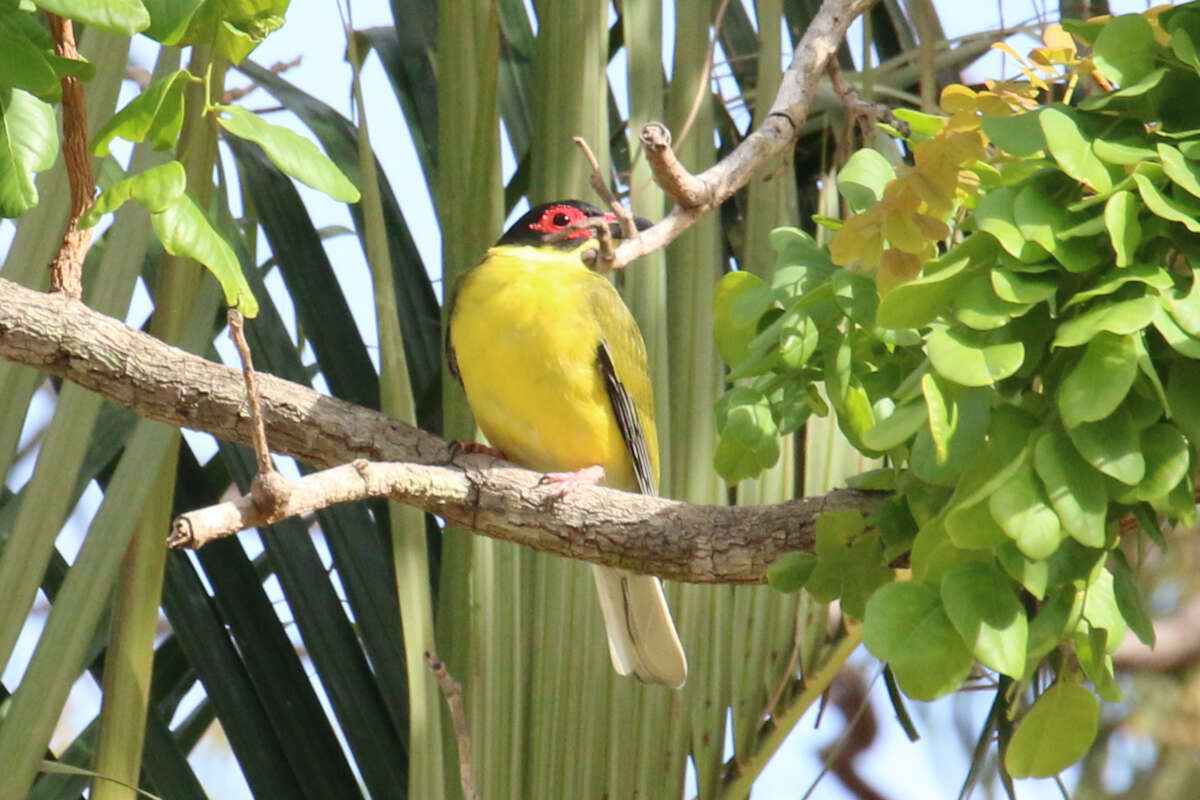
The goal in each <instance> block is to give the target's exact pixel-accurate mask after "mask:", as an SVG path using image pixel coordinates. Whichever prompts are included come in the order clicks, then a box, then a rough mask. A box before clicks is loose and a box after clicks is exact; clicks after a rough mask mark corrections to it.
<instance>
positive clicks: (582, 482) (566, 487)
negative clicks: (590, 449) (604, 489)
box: [538, 464, 604, 500]
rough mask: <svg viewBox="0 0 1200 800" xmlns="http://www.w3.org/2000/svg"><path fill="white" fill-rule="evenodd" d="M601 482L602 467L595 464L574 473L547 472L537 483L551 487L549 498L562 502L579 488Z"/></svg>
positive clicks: (602, 476)
mask: <svg viewBox="0 0 1200 800" xmlns="http://www.w3.org/2000/svg"><path fill="white" fill-rule="evenodd" d="M602 480H604V467H602V466H600V465H599V464H596V465H594V466H591V467H584V468H583V469H579V470H575V471H574V472H547V473H546V474H545V475H543V476H542V479H541V480H540V481H538V483H539V484H540V485H542V486H552V487H553V489H552V490H551V493H550V497H551V498H552V499H554V500H562V499H563V498H564V497H566V496H567V495H569V494H570V493H571V492H573V491H575V490H576V489H578V488H580V487H581V486H595V485H596V484H598V483H599V482H600V481H602Z"/></svg>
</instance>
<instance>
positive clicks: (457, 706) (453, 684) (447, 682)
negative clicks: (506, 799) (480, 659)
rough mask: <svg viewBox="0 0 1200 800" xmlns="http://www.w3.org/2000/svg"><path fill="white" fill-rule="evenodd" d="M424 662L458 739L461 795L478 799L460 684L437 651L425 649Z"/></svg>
mask: <svg viewBox="0 0 1200 800" xmlns="http://www.w3.org/2000/svg"><path fill="white" fill-rule="evenodd" d="M425 664H426V665H427V666H428V667H429V670H430V672H432V673H433V677H434V678H436V679H437V684H438V688H439V689H441V690H442V696H443V697H445V698H446V705H447V706H449V707H450V719H451V720H452V721H453V723H454V738H456V739H457V740H458V778H459V781H460V782H461V783H462V790H463V797H464V798H466V800H479V794H478V793H477V792H476V791H475V771H474V770H473V769H472V767H471V729H470V727H469V726H468V725H467V713H466V711H465V710H463V702H462V686H460V685H459V683H458V681H456V680H454V676H453V675H451V674H450V671H449V670H447V669H446V664H445V662H443V661H442V660H441V659H440V658H438V657H437V653H432V652H430V651H429V650H426V651H425Z"/></svg>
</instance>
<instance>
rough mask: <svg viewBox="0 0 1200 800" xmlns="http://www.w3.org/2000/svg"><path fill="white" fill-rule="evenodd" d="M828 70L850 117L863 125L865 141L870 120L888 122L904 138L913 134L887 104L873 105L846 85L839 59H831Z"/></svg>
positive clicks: (830, 78)
mask: <svg viewBox="0 0 1200 800" xmlns="http://www.w3.org/2000/svg"><path fill="white" fill-rule="evenodd" d="M827 70H828V72H829V81H830V83H832V84H833V91H834V92H836V93H837V96H838V97H840V98H841V100H842V103H844V104H845V106H846V111H847V112H849V114H850V116H852V117H855V118H857V119H858V120H859V122H861V123H862V124H863V138H864V139H865V138H866V137H867V135H868V134H869V133H870V128H868V127H867V123H866V120H868V119H878V120H881V121H883V122H886V123H887V124H888V125H891V126H892V127H893V128H895V129H896V130H898V131H900V133H901V134H903V135H904V136H908V135H910V134H911V133H912V127H911V126H910V125H909V124H908V123H907V122H905V121H904V120H902V119H900V118H899V117H897V116H896V115H895V113H893V112H892V109H891V107H890V106H888V105H887V104H886V103H873V102H871V101H869V100H863V99H862V98H861V97H859V96H858V93H857V92H855V91H854V89H852V88H851V87H850V84H848V83H846V79H845V78H844V77H843V76H842V70H841V68H840V67H839V66H838V62H837V59H835V58H831V59H829V64H828V66H827Z"/></svg>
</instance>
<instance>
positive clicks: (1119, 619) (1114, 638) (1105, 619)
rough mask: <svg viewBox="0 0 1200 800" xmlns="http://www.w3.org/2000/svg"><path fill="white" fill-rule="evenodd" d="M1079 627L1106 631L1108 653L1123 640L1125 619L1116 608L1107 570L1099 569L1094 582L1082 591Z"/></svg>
mask: <svg viewBox="0 0 1200 800" xmlns="http://www.w3.org/2000/svg"><path fill="white" fill-rule="evenodd" d="M1079 626H1080V628H1081V629H1083V628H1103V629H1104V630H1106V631H1108V642H1107V644H1106V649H1107V650H1108V652H1110V653H1111V652H1113V651H1114V650H1116V649H1117V647H1118V646H1119V645H1120V644H1121V640H1122V639H1124V638H1125V631H1126V630H1127V626H1126V623H1125V617H1124V616H1123V615H1122V614H1121V609H1120V608H1119V607H1118V606H1117V595H1116V592H1115V591H1114V589H1113V576H1112V573H1111V572H1109V571H1108V570H1107V569H1101V570H1100V574H1099V576H1098V577H1097V578H1096V580H1094V581H1092V583H1091V585H1089V586H1088V587H1087V589H1086V590H1085V591H1084V596H1083V619H1082V620H1081V621H1080V623H1079Z"/></svg>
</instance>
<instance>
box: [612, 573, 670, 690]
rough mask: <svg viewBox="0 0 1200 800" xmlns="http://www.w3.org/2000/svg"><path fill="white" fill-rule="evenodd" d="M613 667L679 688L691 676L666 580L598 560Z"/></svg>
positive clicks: (646, 681) (645, 681) (625, 673)
mask: <svg viewBox="0 0 1200 800" xmlns="http://www.w3.org/2000/svg"><path fill="white" fill-rule="evenodd" d="M592 575H593V576H594V577H595V579H596V591H597V592H599V594H600V610H601V611H602V612H603V614H604V627H605V630H606V631H607V633H608V653H609V655H610V656H612V663H613V668H614V669H615V670H616V671H617V672H619V673H620V674H622V675H628V674H629V673H631V672H632V673H633V674H635V675H637V677H638V678H639V679H640V680H641V681H643V682H644V683H658V684H662V685H663V686H670V687H672V688H675V689H678V688H679V687H680V686H683V682H684V681H685V680H687V657H686V656H685V655H684V654H683V645H682V644H680V643H679V634H678V633H676V632H675V622H674V621H673V620H672V619H671V609H670V608H668V607H667V598H666V595H664V594H663V589H662V582H661V581H660V580H659V579H658V578H655V577H654V576H653V575H638V574H637V573H634V572H627V571H625V570H622V569H612V568H611V567H600V566H595V565H593V567H592Z"/></svg>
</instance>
